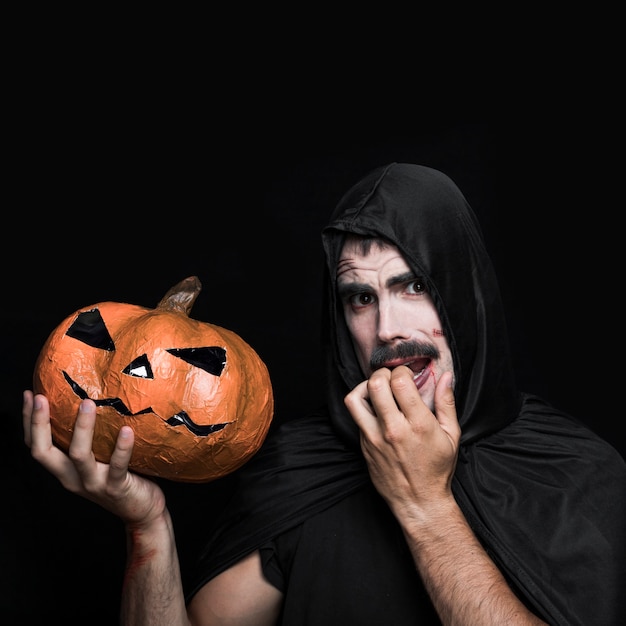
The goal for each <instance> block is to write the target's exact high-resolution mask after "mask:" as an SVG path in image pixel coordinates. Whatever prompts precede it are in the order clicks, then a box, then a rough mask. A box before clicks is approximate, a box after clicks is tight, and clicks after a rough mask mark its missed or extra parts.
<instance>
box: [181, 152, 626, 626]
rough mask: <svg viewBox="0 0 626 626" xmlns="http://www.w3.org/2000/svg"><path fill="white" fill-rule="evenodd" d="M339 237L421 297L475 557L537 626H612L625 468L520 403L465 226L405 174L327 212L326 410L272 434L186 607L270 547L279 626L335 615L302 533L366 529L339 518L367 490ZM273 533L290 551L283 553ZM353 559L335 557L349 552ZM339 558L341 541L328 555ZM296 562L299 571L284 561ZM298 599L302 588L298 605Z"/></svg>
mask: <svg viewBox="0 0 626 626" xmlns="http://www.w3.org/2000/svg"><path fill="white" fill-rule="evenodd" d="M348 232H355V233H361V234H372V235H382V236H384V237H386V238H387V239H389V240H390V241H391V242H393V243H394V244H395V245H396V246H397V247H398V248H399V249H400V251H401V252H402V253H403V254H404V256H405V258H406V260H407V263H408V264H409V265H410V266H411V268H412V269H413V270H414V271H415V272H416V274H417V275H419V276H420V277H422V278H423V279H424V280H425V281H426V283H427V286H428V288H429V291H430V293H431V295H432V298H433V301H434V303H435V306H436V307H437V310H438V313H439V317H440V318H441V321H442V326H443V330H444V332H445V335H446V338H447V340H448V342H449V345H450V347H451V350H452V354H453V359H454V368H455V375H456V386H455V397H456V403H457V411H458V415H459V420H460V424H461V427H462V433H463V434H462V438H461V449H460V453H459V461H458V465H457V470H456V473H455V479H454V482H453V490H454V494H455V497H456V499H457V501H458V503H459V505H460V506H461V508H462V510H463V512H464V513H465V515H466V517H467V519H468V522H469V523H470V525H471V526H472V528H473V530H474V532H475V533H476V535H477V536H478V537H479V539H480V540H481V542H482V543H483V545H484V546H485V548H486V550H487V551H488V552H489V554H490V555H491V557H492V558H493V560H494V561H495V562H496V563H497V564H498V566H499V567H500V569H501V570H502V572H503V573H504V575H505V576H506V577H507V579H508V580H509V581H510V584H511V585H512V587H513V588H514V589H515V590H516V591H517V592H518V593H519V595H520V597H521V598H522V599H523V601H524V602H525V603H526V604H527V605H528V606H530V607H532V608H533V609H534V610H535V611H536V613H537V614H538V615H540V616H541V617H543V618H544V619H545V620H546V621H547V622H548V623H550V624H559V625H561V624H563V625H566V624H567V625H578V624H580V625H584V626H589V625H596V624H597V625H601V626H611V625H613V624H615V625H617V624H621V623H622V620H623V616H624V614H625V613H626V610H625V603H624V599H623V591H622V590H623V589H624V588H626V587H625V585H626V542H625V536H626V523H625V520H626V463H625V462H624V459H623V458H622V457H621V456H620V455H619V454H618V453H617V451H615V450H614V449H613V448H612V447H611V446H609V445H608V444H607V443H606V442H604V441H602V440H601V439H599V438H598V437H597V436H596V435H595V434H594V433H593V432H591V431H590V430H589V429H588V428H586V427H585V426H583V425H582V423H580V422H579V421H577V420H576V419H574V418H572V417H570V416H568V415H565V414H564V413H563V412H561V411H559V410H557V409H555V408H553V407H550V406H549V405H547V404H546V403H545V402H544V401H543V400H542V399H540V398H536V397H534V396H530V395H527V394H522V393H520V392H519V391H518V390H517V388H516V384H515V380H514V375H513V371H514V370H513V367H512V363H511V359H510V353H509V347H508V336H507V328H506V322H505V319H504V314H503V310H502V305H501V301H500V296H499V289H498V285H497V281H496V277H495V272H494V270H493V268H492V266H491V261H490V259H489V257H488V255H487V253H486V251H485V249H484V245H483V240H482V235H481V231H480V227H479V225H478V223H477V221H476V218H475V216H474V214H473V212H472V210H471V208H470V207H469V205H468V204H467V202H466V200H465V198H464V197H463V195H462V193H461V192H460V191H459V189H458V188H457V187H456V185H455V184H454V183H453V182H452V181H451V180H450V179H449V178H448V177H447V176H445V175H444V174H443V173H441V172H438V171H435V170H432V169H430V168H427V167H422V166H418V165H409V164H391V165H388V166H385V167H383V168H379V169H377V170H375V171H374V172H372V173H370V174H369V175H367V176H366V177H365V178H364V179H363V180H361V181H360V182H359V183H357V184H356V185H355V186H354V187H353V188H352V189H351V190H349V191H348V193H347V194H346V195H345V196H344V197H343V199H342V200H341V201H340V202H339V204H338V206H337V208H336V210H335V212H334V213H333V215H332V217H331V220H330V222H329V224H328V226H327V227H326V228H325V229H324V231H323V233H322V242H323V246H324V251H325V253H326V258H327V263H328V272H327V275H326V283H327V284H326V291H325V298H326V300H327V304H328V310H329V316H328V318H327V320H326V322H325V324H326V325H325V327H324V328H323V336H324V338H325V343H326V348H327V354H328V370H327V388H328V406H327V407H324V408H321V409H320V411H319V412H318V413H317V414H315V415H311V416H307V417H303V418H297V419H293V420H291V421H289V422H286V423H285V424H284V425H283V426H282V427H281V428H279V429H277V430H276V432H272V433H271V434H270V436H269V437H268V439H267V440H266V442H265V444H264V445H263V446H262V448H261V450H259V452H258V453H257V455H255V457H254V458H253V459H252V460H251V461H250V462H249V463H248V464H247V465H246V466H244V467H243V468H242V469H241V470H240V473H239V478H240V480H241V489H240V490H239V491H238V492H237V493H236V494H235V496H234V497H233V500H232V502H231V504H230V506H229V507H227V509H226V510H225V512H224V515H223V516H222V518H221V519H220V520H219V522H218V524H217V525H216V527H215V528H214V529H213V530H212V531H211V535H210V536H211V540H210V541H209V543H208V544H207V547H206V550H205V551H204V552H203V554H202V555H201V559H200V562H199V568H198V574H197V577H196V579H195V581H194V584H193V585H192V587H191V588H190V590H189V596H188V597H189V598H190V597H191V596H192V595H193V594H194V593H195V591H197V589H198V588H199V587H200V586H202V585H203V584H204V583H205V582H206V581H207V580H209V579H210V578H211V577H213V576H215V575H216V574H218V573H219V572H221V571H223V570H224V569H226V568H227V567H228V566H229V565H231V564H233V563H234V562H236V561H237V560H238V559H239V558H241V557H242V556H243V555H245V554H247V553H249V552H251V551H253V550H255V549H259V548H260V547H261V546H267V545H272V546H274V547H275V548H276V558H275V559H273V560H270V562H268V568H269V567H270V566H271V567H273V568H275V567H276V564H277V563H283V564H284V563H289V570H290V576H291V578H290V581H291V580H294V581H302V582H301V583H300V582H299V583H298V584H294V587H291V585H289V586H288V587H287V588H286V603H285V616H284V623H285V624H289V626H295V625H297V624H302V623H306V624H318V623H319V624H324V625H326V624H328V623H329V622H328V621H327V620H326V618H325V617H324V615H325V614H324V611H323V610H322V609H320V611H321V613H318V612H317V611H316V612H315V615H316V616H319V619H318V620H316V619H313V618H312V617H310V616H307V618H306V619H305V618H304V616H303V614H302V610H301V607H303V606H309V607H313V606H317V605H318V604H319V605H325V606H326V609H328V610H329V611H333V612H334V611H336V610H338V609H337V607H336V606H331V604H330V602H329V600H328V598H327V597H325V595H324V591H323V589H322V587H319V586H318V584H317V581H316V576H317V575H321V576H323V572H322V571H320V572H318V573H317V574H311V573H310V572H309V573H307V571H306V567H309V565H306V563H307V559H312V558H315V555H314V554H310V555H307V554H306V552H307V548H310V549H311V550H313V551H314V550H315V549H316V545H315V537H313V536H310V535H308V534H307V533H308V529H309V528H310V525H311V524H314V523H315V522H314V521H313V518H314V516H316V519H321V520H335V522H333V523H343V522H341V520H346V523H349V524H353V525H354V532H355V536H356V537H358V536H359V534H360V533H361V532H362V531H363V529H362V528H361V525H363V524H365V523H366V522H365V520H362V519H359V518H358V517H357V516H355V515H351V513H353V512H354V510H355V509H353V508H352V507H349V506H348V507H347V508H344V507H345V506H346V502H344V500H345V499H348V500H347V502H359V500H358V498H359V497H360V496H359V495H358V494H360V493H361V492H362V493H366V492H370V491H371V489H372V488H371V485H370V483H369V478H368V474H367V469H366V467H365V465H364V461H363V459H362V456H361V454H360V449H359V443H358V430H357V428H356V426H355V425H354V422H353V420H352V419H351V417H350V415H349V414H348V413H347V411H346V410H345V407H344V404H343V397H344V396H345V394H346V393H347V392H348V391H349V390H350V389H351V388H352V387H354V386H355V385H356V384H357V383H358V382H360V381H361V379H362V374H361V372H360V369H359V367H358V364H357V360H356V357H355V355H354V351H353V348H352V343H351V340H350V337H349V335H348V332H347V329H346V326H345V323H344V322H343V317H342V314H341V310H340V307H339V303H337V302H336V301H335V289H334V280H335V268H336V265H337V260H338V258H339V254H340V251H341V246H342V243H343V239H344V236H345V233H348ZM531 297H532V296H531ZM597 392H600V390H598V391H597ZM356 510H358V507H357V509H356ZM342 512H343V513H342ZM322 513H323V515H322V516H321V517H317V516H320V515H321V514H322ZM343 515H346V517H345V518H344V517H343ZM377 519H379V518H377ZM391 521H392V522H394V521H393V520H391ZM300 525H302V526H301V527H300ZM394 527H395V523H391V524H390V527H389V529H387V528H386V527H383V525H382V524H381V526H380V527H378V526H376V527H374V531H373V535H372V537H374V536H380V537H381V538H380V541H387V540H388V539H389V538H388V537H385V538H384V539H383V538H382V535H384V534H385V533H390V535H389V537H391V536H393V534H394V533H395V532H396V530H394ZM344 528H345V527H344ZM283 533H289V539H290V541H287V540H286V536H285V538H283V539H282V540H281V535H282V534H283ZM304 539H306V541H305V540H304ZM355 540H356V539H355ZM292 544H295V548H294V547H293V545H292ZM351 544H352V540H351V541H350V545H346V546H345V549H346V550H348V549H353V548H354V550H355V553H356V552H357V548H356V544H355V545H354V546H352V545H351ZM342 545H343V544H342V543H341V541H338V543H337V544H336V545H335V548H336V549H337V550H342V549H343V548H341V546H342ZM284 546H289V547H288V548H287V549H285V550H282V548H281V547H283V548H284ZM318 549H322V548H321V547H320V548H318ZM403 549H404V550H406V548H404V547H403ZM294 550H295V551H296V552H298V554H299V558H298V559H293V560H290V559H289V554H292V553H294ZM364 550H365V551H364V554H365V555H367V554H368V550H367V549H365V548H364ZM406 556H407V555H403V554H402V550H400V553H397V552H394V551H393V550H390V551H389V558H388V559H385V560H384V563H383V564H382V566H381V567H382V570H383V575H389V576H390V577H394V576H397V575H399V577H400V578H402V577H403V576H402V573H403V572H405V565H404V564H405V562H406V561H405V557H406ZM374 561H375V559H374V558H373V556H372V557H371V561H370V558H369V557H366V558H365V560H364V561H363V560H361V559H354V561H353V562H352V563H342V570H341V571H342V576H341V577H338V576H337V577H332V578H333V579H334V584H335V585H337V589H335V590H334V593H335V596H334V597H335V598H336V599H334V600H333V602H335V604H336V603H338V602H342V600H341V599H342V598H343V602H345V607H346V610H347V611H349V610H350V607H351V606H353V605H354V604H355V603H358V600H357V596H355V595H354V594H355V591H354V588H353V586H352V582H351V581H352V578H358V577H359V576H362V575H363V576H366V577H367V576H368V575H367V574H363V570H364V569H366V568H376V567H378V564H377V563H376V562H374ZM403 563H404V564H403ZM335 566H336V563H335ZM316 567H317V566H316ZM268 571H269V569H268ZM273 572H274V574H275V573H276V570H275V569H274V570H273ZM399 573H400V574H399ZM274 574H272V575H274ZM370 580H375V577H373V578H371V579H370ZM342 581H343V582H342ZM306 584H310V585H311V586H312V587H313V589H312V590H311V593H310V594H309V595H307V592H306V589H305V587H306ZM400 588H404V587H403V585H402V584H401V585H400ZM333 589H334V588H333ZM314 592H315V593H314ZM371 593H372V594H373V596H372V604H375V603H376V600H377V598H376V593H375V592H371ZM418 593H420V592H418ZM401 595H402V594H401ZM379 599H380V601H383V600H382V598H379ZM396 602H397V603H398V614H397V615H398V616H401V615H402V616H404V617H403V618H400V617H398V622H397V623H398V624H403V623H416V624H419V623H422V622H420V621H419V618H420V615H413V621H412V622H410V619H409V618H410V614H411V613H412V612H414V611H420V610H421V609H418V608H416V607H415V606H414V604H413V602H414V599H413V598H412V596H411V593H409V591H406V594H405V595H404V596H403V597H402V598H397V599H396ZM311 610H312V609H311ZM340 610H343V609H340ZM424 619H427V618H424ZM403 620H404V621H403ZM359 623H363V624H377V623H379V622H377V621H375V620H373V619H372V620H370V621H368V620H367V618H365V619H364V620H363V621H361V622H359ZM387 623H392V622H387ZM424 623H428V622H427V621H426V622H424Z"/></svg>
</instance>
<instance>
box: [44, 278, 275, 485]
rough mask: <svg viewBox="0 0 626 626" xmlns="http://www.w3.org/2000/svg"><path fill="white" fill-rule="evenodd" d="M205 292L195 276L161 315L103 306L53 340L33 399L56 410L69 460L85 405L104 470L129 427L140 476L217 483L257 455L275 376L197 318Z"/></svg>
mask: <svg viewBox="0 0 626 626" xmlns="http://www.w3.org/2000/svg"><path fill="white" fill-rule="evenodd" d="M200 289H201V284H200V281H199V280H198V278H197V277H195V276H192V277H190V278H187V279H185V280H183V281H182V282H180V283H179V284H178V285H176V286H174V287H172V289H170V291H169V292H168V293H167V294H166V295H165V296H164V298H163V299H162V300H161V301H160V302H159V304H158V305H157V306H156V308H154V309H149V308H145V307H141V306H137V305H133V304H126V303H119V302H101V303H99V304H94V305H91V306H88V307H84V308H82V309H80V310H78V311H76V312H75V313H73V314H72V315H70V316H69V317H67V318H66V319H65V320H64V321H63V322H62V323H61V324H60V325H59V326H58V327H57V328H56V329H55V330H54V331H53V332H52V333H51V335H50V336H49V338H48V340H47V341H46V343H45V344H44V346H43V348H42V350H41V353H40V355H39V357H38V360H37V363H36V365H35V373H34V381H33V389H34V391H35V392H36V393H43V394H45V395H46V396H47V398H48V400H49V402H50V415H51V424H52V434H53V438H54V441H55V443H56V445H58V446H59V447H60V448H62V449H63V450H65V451H67V450H68V448H69V444H70V441H71V438H72V430H73V427H74V421H75V419H76V413H77V411H78V405H79V404H80V401H81V399H83V398H90V399H92V400H93V401H94V402H95V403H96V405H97V419H96V430H95V434H94V446H93V449H94V453H95V456H96V458H97V459H98V460H99V461H103V462H108V461H109V459H110V457H111V453H112V451H113V448H114V445H115V440H116V439H117V434H118V432H119V429H120V427H121V426H122V425H123V424H128V425H129V426H132V428H133V430H134V432H135V447H134V450H133V456H132V458H131V468H132V469H133V470H135V471H137V472H139V473H143V474H146V475H152V476H160V477H162V478H167V479H170V480H176V481H181V482H208V481H211V480H214V479H216V478H219V477H221V476H224V475H226V474H228V473H230V472H232V471H234V470H235V469H237V468H238V467H240V466H241V465H243V464H244V463H245V462H246V461H247V460H248V459H249V458H250V457H251V456H252V455H253V454H254V453H255V452H256V451H257V450H258V448H259V447H260V446H261V444H262V443H263V440H264V439H265V436H266V435H267V431H268V429H269V426H270V423H271V420H272V417H273V412H274V397H273V392H272V386H271V382H270V378H269V374H268V371H267V367H266V366H265V363H264V362H263V361H262V360H261V358H260V357H259V356H258V354H257V353H256V352H255V351H254V350H253V349H252V347H251V346H250V345H249V344H247V343H246V342H245V341H244V340H243V339H242V338H241V337H240V336H239V335H237V334H236V333H234V332H232V331H230V330H227V329H225V328H222V327H219V326H216V325H213V324H209V323H206V322H201V321H198V320H195V319H192V318H190V317H189V312H190V310H191V307H192V306H193V303H194V302H195V300H196V298H197V296H198V294H199V292H200Z"/></svg>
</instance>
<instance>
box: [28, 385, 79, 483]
mask: <svg viewBox="0 0 626 626" xmlns="http://www.w3.org/2000/svg"><path fill="white" fill-rule="evenodd" d="M31 401H32V412H31V416H30V420H29V423H28V424H27V425H26V427H25V430H26V429H27V430H28V431H29V432H30V442H29V445H30V452H31V455H32V457H33V458H34V459H35V460H36V461H38V462H39V463H40V464H41V465H43V466H44V467H45V468H46V469H47V470H48V471H49V472H51V473H52V474H54V475H55V476H57V477H59V476H61V475H63V474H65V473H66V472H70V473H71V472H72V470H73V466H72V463H71V461H70V459H69V458H68V457H67V455H66V454H65V453H64V452H63V451H61V450H60V449H59V448H57V447H56V446H55V445H54V443H53V441H52V427H51V425H50V406H49V404H48V399H47V398H46V397H45V396H43V395H41V394H35V395H32V394H31V396H30V399H29V400H28V401H27V404H29V405H30V402H31ZM26 412H27V411H26V408H25V420H24V421H25V423H26V421H27V420H26V418H27V415H26Z"/></svg>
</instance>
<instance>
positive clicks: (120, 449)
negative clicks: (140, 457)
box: [109, 426, 135, 483]
mask: <svg viewBox="0 0 626 626" xmlns="http://www.w3.org/2000/svg"><path fill="white" fill-rule="evenodd" d="M134 443H135V433H134V432H133V429H132V428H131V427H130V426H122V427H121V428H120V432H119V433H118V435H117V441H116V442H115V448H114V449H113V454H112V455H111V460H110V462H109V480H110V481H111V482H112V483H121V482H123V481H124V480H126V477H127V474H128V467H129V464H130V459H131V456H132V454H133V445H134Z"/></svg>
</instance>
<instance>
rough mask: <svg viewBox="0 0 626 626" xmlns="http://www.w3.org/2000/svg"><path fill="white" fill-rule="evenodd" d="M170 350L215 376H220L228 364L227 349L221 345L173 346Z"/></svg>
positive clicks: (171, 352)
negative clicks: (202, 346)
mask: <svg viewBox="0 0 626 626" xmlns="http://www.w3.org/2000/svg"><path fill="white" fill-rule="evenodd" d="M168 352H169V353H170V354H173V355H174V356H177V357H178V358H179V359H183V361H187V363H189V364H190V365H194V366H195V367H199V368H200V369H203V370H205V371H207V372H209V374H213V375H214V376H219V375H220V374H221V373H222V370H223V369H224V367H225V366H226V350H224V348H220V347H219V346H211V347H209V348H180V349H175V348H173V349H172V350H168Z"/></svg>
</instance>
